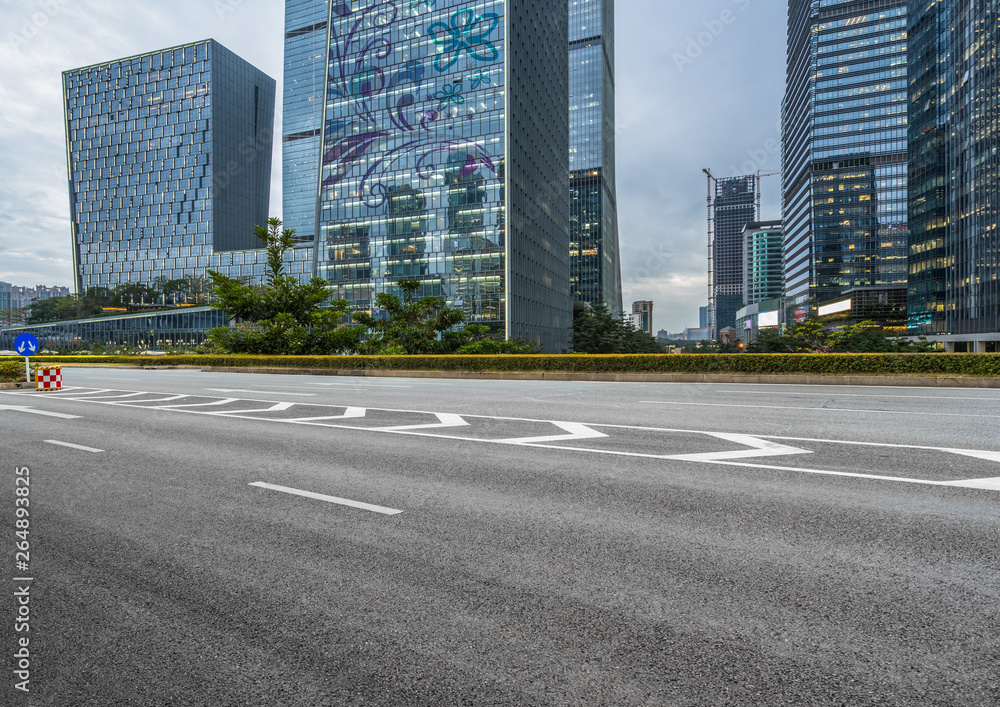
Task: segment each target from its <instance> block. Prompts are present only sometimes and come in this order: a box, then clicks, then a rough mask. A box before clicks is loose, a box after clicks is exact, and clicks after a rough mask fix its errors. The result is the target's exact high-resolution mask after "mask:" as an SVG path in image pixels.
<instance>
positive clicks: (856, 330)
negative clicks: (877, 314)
mask: <svg viewBox="0 0 1000 707" xmlns="http://www.w3.org/2000/svg"><path fill="white" fill-rule="evenodd" d="M934 350H935V349H934V347H933V345H932V344H929V343H927V340H926V338H921V339H920V340H918V341H910V340H908V339H891V338H889V337H888V336H887V335H886V333H885V329H884V328H883V327H882V325H881V324H879V323H878V322H875V321H864V322H859V323H857V324H852V325H849V326H846V327H842V328H840V329H835V330H830V331H828V330H827V329H825V328H824V326H823V324H822V323H820V322H819V321H817V320H815V319H807V320H806V321H804V322H799V323H797V324H793V325H791V326H789V327H787V328H786V329H785V333H784V334H783V335H782V334H779V333H778V332H777V331H774V330H770V329H769V330H765V331H762V332H761V333H760V334H759V335H758V337H757V341H755V342H753V343H752V344H750V345H749V346H748V347H747V353H906V352H929V351H934Z"/></svg>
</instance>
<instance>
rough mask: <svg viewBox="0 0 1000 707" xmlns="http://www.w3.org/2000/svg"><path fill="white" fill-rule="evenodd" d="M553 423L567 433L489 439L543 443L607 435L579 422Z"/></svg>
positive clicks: (506, 442)
mask: <svg viewBox="0 0 1000 707" xmlns="http://www.w3.org/2000/svg"><path fill="white" fill-rule="evenodd" d="M552 424H553V425H555V426H556V427H559V428H561V429H564V430H566V432H568V433H569V434H564V435H543V436H541V437H519V438H516V439H498V440H491V441H495V442H498V443H500V444H520V445H527V444H536V445H539V444H545V443H547V442H569V441H572V440H575V439H597V438H598V437H607V435H606V434H604V433H603V432H598V431H597V430H593V429H591V428H589V427H587V426H586V425H584V424H582V423H580V422H552Z"/></svg>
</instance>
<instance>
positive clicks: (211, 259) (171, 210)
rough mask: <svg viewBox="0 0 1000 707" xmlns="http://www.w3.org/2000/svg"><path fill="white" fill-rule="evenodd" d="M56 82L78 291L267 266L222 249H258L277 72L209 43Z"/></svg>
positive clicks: (96, 67) (78, 73)
mask: <svg viewBox="0 0 1000 707" xmlns="http://www.w3.org/2000/svg"><path fill="white" fill-rule="evenodd" d="M63 90H64V104H65V117H66V139H67V161H68V168H69V188H70V215H71V221H72V227H73V256H74V270H75V274H76V287H77V291H78V292H85V291H86V290H87V289H89V288H91V287H106V288H114V287H117V286H118V285H123V284H127V283H142V284H145V285H153V284H155V282H156V281H157V280H161V279H162V280H176V279H180V278H191V277H203V276H204V275H205V271H206V270H207V269H210V268H211V269H216V270H221V271H223V272H224V273H226V274H230V275H233V276H234V277H239V276H241V273H247V272H248V271H247V270H246V269H245V268H251V271H252V268H253V267H254V266H255V265H257V264H260V263H263V262H264V261H263V259H256V258H254V259H252V260H251V261H250V262H246V256H245V255H243V254H240V255H239V257H238V258H236V259H238V260H239V261H240V262H239V263H234V262H233V261H234V258H235V256H233V255H231V254H230V253H229V252H228V251H243V250H247V249H253V248H257V247H259V243H258V242H257V239H256V238H255V237H254V227H255V226H256V225H257V224H262V223H264V221H265V220H266V218H267V205H268V196H269V192H270V173H271V145H272V137H273V135H272V131H273V127H272V126H273V121H274V90H275V89H274V80H273V79H271V78H269V77H268V76H266V75H265V74H263V73H262V72H260V71H259V70H257V69H255V68H254V67H253V66H251V65H250V64H248V63H247V62H245V61H243V60H242V59H240V58H239V57H238V56H236V55H235V54H233V53H232V52H230V51H229V50H227V49H226V48H225V47H223V46H222V45H220V44H218V43H217V42H215V41H212V40H208V41H204V42H196V43H193V44H189V45H184V46H180V47H173V48H170V49H164V50H160V51H156V52H152V53H149V54H143V55H139V56H134V57H129V58H126V59H121V60H117V61H112V62H107V63H104V64H96V65H94V66H89V67H84V68H81V69H75V70H72V71H67V72H64V74H63ZM223 251H226V252H223ZM229 265H234V266H235V269H232V268H230V267H229Z"/></svg>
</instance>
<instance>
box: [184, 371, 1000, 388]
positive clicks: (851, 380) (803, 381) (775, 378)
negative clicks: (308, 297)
mask: <svg viewBox="0 0 1000 707" xmlns="http://www.w3.org/2000/svg"><path fill="white" fill-rule="evenodd" d="M201 370H202V371H203V372H205V373H258V374H269V375H287V376H346V377H361V378H368V377H371V378H439V379H440V378H450V379H458V380H520V381H578V382H600V383H725V384H735V383H765V384H779V385H781V384H783V385H855V386H914V387H926V388H1000V378H978V377H974V376H832V375H831V376H820V375H803V374H794V373H790V374H782V375H757V374H744V375H739V374H731V373H567V372H559V371H536V372H531V373H513V372H473V371H382V370H333V369H319V368H236V367H224V366H204V367H202V368H201Z"/></svg>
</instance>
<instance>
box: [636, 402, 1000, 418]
mask: <svg viewBox="0 0 1000 707" xmlns="http://www.w3.org/2000/svg"><path fill="white" fill-rule="evenodd" d="M639 402H640V403H645V404H647V405H698V406H701V407H713V408H750V409H753V410H812V411H814V412H863V413H867V414H869V415H871V414H873V413H874V414H878V415H931V416H933V417H986V418H990V419H1000V415H969V414H967V413H964V412H908V411H905V410H854V409H851V408H816V407H812V408H804V407H791V406H787V405H734V404H732V403H682V402H677V401H673V400H640V401H639Z"/></svg>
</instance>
